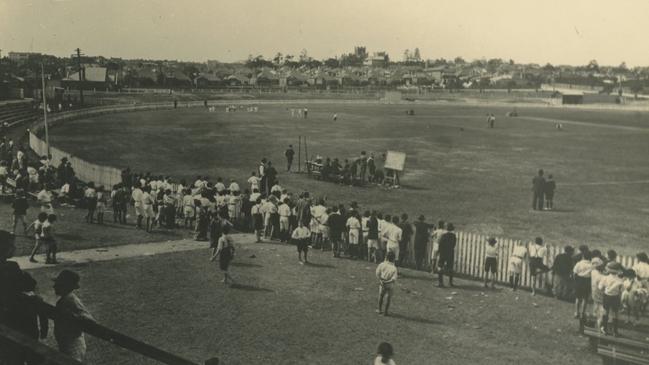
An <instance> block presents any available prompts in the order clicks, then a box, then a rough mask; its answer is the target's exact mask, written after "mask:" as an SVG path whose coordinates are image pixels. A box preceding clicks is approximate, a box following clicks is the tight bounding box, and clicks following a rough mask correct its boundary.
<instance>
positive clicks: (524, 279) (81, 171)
mask: <svg viewBox="0 0 649 365" xmlns="http://www.w3.org/2000/svg"><path fill="white" fill-rule="evenodd" d="M232 103H233V102H232V101H221V102H216V103H213V104H216V105H229V104H232ZM237 103H238V102H237ZM242 103H245V104H265V103H267V104H277V103H278V101H267V102H263V101H259V100H257V101H245V102H242ZM181 106H182V107H203V106H204V102H202V101H190V102H182V105H181ZM172 108H174V106H173V105H172V104H170V103H152V104H142V105H113V106H109V107H97V108H89V109H85V110H78V111H71V112H65V113H61V114H59V115H55V116H54V117H53V118H51V125H53V126H55V125H56V124H59V123H62V122H64V121H66V120H73V119H78V118H84V117H89V116H95V115H100V114H107V113H118V112H133V111H144V110H158V109H172ZM40 128H42V121H41V122H40V125H37V126H36V128H33V131H32V132H30V135H29V146H30V148H31V149H32V150H33V151H34V152H35V153H37V154H38V155H39V156H43V155H46V154H47V145H46V143H45V142H44V141H43V140H41V139H40V138H38V137H37V135H36V134H35V133H34V131H36V132H37V131H38V130H39V129H40ZM50 154H51V155H52V161H60V160H61V158H63V157H67V159H68V161H70V162H71V163H72V166H73V167H74V169H75V172H76V175H77V177H78V178H79V179H80V180H82V181H86V182H87V181H93V182H95V184H100V185H104V186H106V187H110V186H113V185H114V184H117V183H120V182H121V170H119V169H117V168H114V167H110V166H103V165H98V164H94V163H91V162H88V161H85V160H83V159H80V158H77V157H74V156H72V155H71V154H70V153H67V152H65V151H62V150H60V149H58V148H55V147H50ZM488 238H489V236H486V235H480V234H475V233H470V232H457V246H456V249H455V273H456V274H458V275H462V276H466V277H469V278H473V279H484V277H485V270H484V260H485V250H486V246H487V240H488ZM496 239H497V241H498V244H499V247H500V248H499V250H500V255H499V258H498V273H497V276H496V281H498V282H499V283H507V282H508V280H509V272H508V264H509V259H510V255H511V252H512V251H513V249H514V247H515V246H516V244H517V243H518V242H520V241H518V240H514V239H508V238H498V237H496ZM531 244H533V243H532V242H528V243H527V244H526V246H528V247H529V245H531ZM547 247H548V250H547V256H546V257H545V258H544V262H545V264H546V265H547V266H548V267H552V263H553V261H554V258H555V257H556V256H557V255H558V254H559V253H561V252H563V247H558V246H553V245H548V246H547ZM431 252H432V243H429V244H428V247H427V251H426V257H427V260H426V262H427V263H428V265H429V266H432V260H431ZM414 253H415V250H414V241H413V240H411V242H410V244H409V247H408V249H407V253H406V255H407V256H408V257H407V258H408V262H410V263H413V262H415V257H414ZM617 261H618V262H620V263H621V264H622V265H623V266H624V267H632V266H633V265H635V263H636V258H635V257H632V256H624V255H620V256H618V258H617ZM552 282H553V275H552V273H551V272H550V273H548V274H547V275H545V276H542V277H541V279H540V281H539V283H538V284H539V285H540V286H541V288H542V287H544V286H545V285H549V284H552ZM531 285H532V281H531V276H530V274H529V268H528V265H524V266H523V272H522V274H521V283H520V286H521V287H530V286H531Z"/></svg>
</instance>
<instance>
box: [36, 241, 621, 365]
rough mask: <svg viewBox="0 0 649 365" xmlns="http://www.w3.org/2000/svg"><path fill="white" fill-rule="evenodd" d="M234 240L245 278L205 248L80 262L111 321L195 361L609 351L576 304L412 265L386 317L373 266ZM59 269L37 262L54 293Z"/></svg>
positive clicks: (539, 359)
mask: <svg viewBox="0 0 649 365" xmlns="http://www.w3.org/2000/svg"><path fill="white" fill-rule="evenodd" d="M234 239H235V242H236V246H237V254H236V257H235V260H234V262H233V267H232V272H233V274H234V275H235V278H236V279H237V280H238V282H239V284H240V285H239V286H238V287H235V288H226V287H224V286H223V284H221V283H220V282H219V281H220V280H221V274H220V272H219V270H218V265H217V264H216V263H211V262H209V260H208V257H209V255H208V252H207V250H203V249H200V250H197V251H191V252H184V253H174V254H165V255H158V256H147V257H141V258H135V259H123V260H115V261H107V262H101V263H99V262H97V263H91V264H87V265H77V266H74V267H72V268H71V269H72V270H75V271H77V272H78V273H79V274H80V275H81V277H82V280H81V289H80V290H79V296H80V297H81V299H82V300H83V301H84V303H85V304H86V306H87V307H88V308H89V310H90V311H91V312H92V313H93V315H94V316H95V317H96V318H97V319H98V320H99V321H100V322H101V323H103V324H105V325H108V326H110V327H112V328H114V329H117V330H120V331H123V332H124V333H126V334H129V335H131V336H134V337H136V338H139V339H142V340H145V341H146V342H148V343H151V344H153V345H156V346H159V347H162V348H163V349H165V350H168V351H171V352H174V353H177V354H179V355H182V356H184V357H186V358H188V359H191V360H194V361H196V362H202V361H203V360H205V359H206V358H209V357H212V356H218V357H220V358H221V360H222V363H223V364H226V365H232V364H260V363H262V364H368V363H370V361H371V360H372V359H373V357H374V356H375V355H374V351H375V350H376V346H377V345H378V343H379V342H381V341H388V342H391V343H392V344H393V345H394V347H395V352H396V362H397V363H398V364H413V365H416V364H422V365H423V364H494V365H495V364H498V365H500V364H521V363H524V364H539V365H540V364H592V363H594V362H596V361H599V359H598V358H597V357H596V355H594V354H592V353H591V352H590V350H589V349H588V348H587V344H588V341H587V339H586V338H585V337H581V336H579V335H577V334H576V333H577V329H578V325H577V322H576V321H575V320H574V319H571V314H572V306H571V305H570V304H569V303H564V302H559V301H556V300H554V299H551V298H546V297H532V296H530V294H529V293H528V292H515V293H514V292H511V291H510V290H508V289H496V290H485V289H483V288H482V286H481V284H480V283H477V282H471V281H464V280H458V281H457V282H456V284H458V287H457V288H453V289H439V288H436V287H434V286H433V285H432V284H433V281H432V278H431V276H430V275H429V274H427V273H423V272H416V271H413V270H407V269H403V270H402V271H401V278H400V279H399V280H398V282H397V285H396V288H395V293H396V295H395V298H394V300H393V304H392V307H391V312H392V316H391V317H387V318H385V317H381V316H378V315H377V314H376V313H374V309H375V308H376V303H375V300H376V295H377V292H378V285H377V283H376V279H375V277H374V270H375V266H374V264H369V263H365V262H360V261H351V260H346V259H334V258H332V257H331V253H330V252H326V253H321V252H312V253H311V257H310V260H311V261H312V262H313V264H311V265H304V266H302V265H299V264H298V262H297V255H296V252H295V248H294V247H293V246H289V245H275V244H254V243H250V242H252V237H251V236H250V235H236V236H234ZM252 255H254V256H255V257H254V258H253V257H252ZM60 269H61V268H48V269H40V270H36V271H33V274H34V275H35V277H36V279H37V280H38V283H39V286H40V292H41V294H42V295H44V297H45V298H46V300H47V301H50V302H53V301H54V300H55V298H54V296H53V290H52V289H51V288H50V286H51V281H50V280H49V278H50V277H51V276H53V275H55V274H56V273H57V272H58V271H59V270H60ZM622 332H623V333H624V330H623V331H622ZM88 355H89V362H90V363H92V364H97V365H100V364H107V365H108V364H120V363H124V364H126V363H128V364H150V363H151V364H153V362H149V361H147V360H145V359H142V358H140V357H138V356H134V355H132V354H130V353H128V352H125V351H122V350H120V349H117V348H115V347H113V346H111V345H109V344H105V343H103V342H101V341H99V340H95V339H93V338H90V340H89V350H88Z"/></svg>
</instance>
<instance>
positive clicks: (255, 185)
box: [248, 171, 259, 191]
mask: <svg viewBox="0 0 649 365" xmlns="http://www.w3.org/2000/svg"><path fill="white" fill-rule="evenodd" d="M248 184H250V191H255V189H257V190H259V178H258V177H257V173H255V172H254V171H253V172H252V174H251V175H250V177H249V178H248Z"/></svg>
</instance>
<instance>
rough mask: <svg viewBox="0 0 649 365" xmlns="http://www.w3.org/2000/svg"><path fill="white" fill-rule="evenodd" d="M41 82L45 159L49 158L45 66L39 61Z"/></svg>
mask: <svg viewBox="0 0 649 365" xmlns="http://www.w3.org/2000/svg"><path fill="white" fill-rule="evenodd" d="M41 83H42V85H43V120H44V124H45V146H46V149H47V156H45V158H46V160H47V161H49V160H50V133H49V131H48V129H47V100H46V99H45V68H44V67H43V64H42V63H41Z"/></svg>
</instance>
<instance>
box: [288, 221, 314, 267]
mask: <svg viewBox="0 0 649 365" xmlns="http://www.w3.org/2000/svg"><path fill="white" fill-rule="evenodd" d="M310 237H311V231H309V229H308V228H307V227H305V226H304V223H303V222H302V221H300V222H298V227H297V228H295V230H293V233H292V234H291V238H292V239H293V241H294V242H295V244H296V246H297V258H298V260H299V261H300V264H302V265H304V264H305V263H308V262H309V261H308V259H307V253H308V252H309V238H310ZM302 253H304V262H303V261H302Z"/></svg>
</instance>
